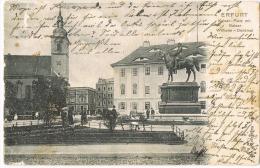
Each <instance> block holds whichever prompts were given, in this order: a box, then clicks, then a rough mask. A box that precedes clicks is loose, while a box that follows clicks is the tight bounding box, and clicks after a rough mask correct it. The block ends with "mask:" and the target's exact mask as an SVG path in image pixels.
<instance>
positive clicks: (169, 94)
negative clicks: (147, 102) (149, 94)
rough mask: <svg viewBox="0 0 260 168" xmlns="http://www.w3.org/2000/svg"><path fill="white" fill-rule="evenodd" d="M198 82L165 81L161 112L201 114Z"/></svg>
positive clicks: (160, 104)
mask: <svg viewBox="0 0 260 168" xmlns="http://www.w3.org/2000/svg"><path fill="white" fill-rule="evenodd" d="M198 91H199V86H198V84H197V82H172V83H163V85H162V86H161V92H162V95H161V99H162V102H160V103H159V113H161V114H200V113H201V105H200V103H199V102H198Z"/></svg>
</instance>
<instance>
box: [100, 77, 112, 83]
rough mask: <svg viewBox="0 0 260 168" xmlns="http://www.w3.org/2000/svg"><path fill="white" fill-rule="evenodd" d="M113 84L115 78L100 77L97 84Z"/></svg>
mask: <svg viewBox="0 0 260 168" xmlns="http://www.w3.org/2000/svg"><path fill="white" fill-rule="evenodd" d="M109 83H111V84H113V83H114V78H108V79H103V78H99V79H98V82H97V84H109Z"/></svg>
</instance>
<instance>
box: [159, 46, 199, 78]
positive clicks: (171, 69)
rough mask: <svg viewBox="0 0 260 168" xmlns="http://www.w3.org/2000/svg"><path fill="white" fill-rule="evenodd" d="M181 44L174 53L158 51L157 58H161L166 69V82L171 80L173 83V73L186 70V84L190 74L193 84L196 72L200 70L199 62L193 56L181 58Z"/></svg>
mask: <svg viewBox="0 0 260 168" xmlns="http://www.w3.org/2000/svg"><path fill="white" fill-rule="evenodd" d="M182 48H183V46H182V44H181V43H178V48H177V51H176V52H171V50H168V51H163V50H160V51H159V56H160V57H161V58H163V60H164V62H165V65H166V68H167V69H168V82H169V81H170V79H171V82H172V81H173V73H177V70H180V69H186V73H187V74H188V77H187V80H186V82H188V81H189V79H190V74H191V72H192V73H193V77H194V78H193V82H195V81H196V71H195V69H196V70H197V71H199V70H200V67H199V62H198V59H197V58H196V57H194V56H193V55H190V56H181V53H182Z"/></svg>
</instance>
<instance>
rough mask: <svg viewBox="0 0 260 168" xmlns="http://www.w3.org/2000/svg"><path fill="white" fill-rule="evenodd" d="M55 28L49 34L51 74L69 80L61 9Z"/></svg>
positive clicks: (66, 40)
mask: <svg viewBox="0 0 260 168" xmlns="http://www.w3.org/2000/svg"><path fill="white" fill-rule="evenodd" d="M56 25H57V28H55V29H54V30H53V34H52V36H51V63H52V74H53V75H58V76H62V77H65V78H66V79H67V80H68V81H69V44H70V42H69V39H68V37H67V31H66V30H65V29H64V28H63V17H62V16H61V9H60V10H59V16H58V17H57V22H56Z"/></svg>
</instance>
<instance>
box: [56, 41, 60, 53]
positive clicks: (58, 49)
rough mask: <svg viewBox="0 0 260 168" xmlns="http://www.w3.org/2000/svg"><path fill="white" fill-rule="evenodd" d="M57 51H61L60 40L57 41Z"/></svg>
mask: <svg viewBox="0 0 260 168" xmlns="http://www.w3.org/2000/svg"><path fill="white" fill-rule="evenodd" d="M57 51H59V52H60V51H61V44H60V42H59V41H58V42H57Z"/></svg>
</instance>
